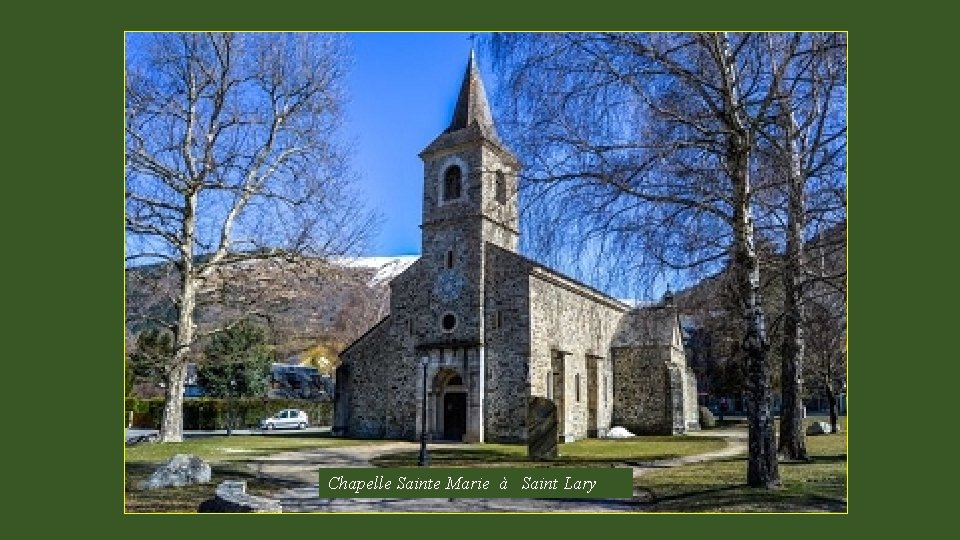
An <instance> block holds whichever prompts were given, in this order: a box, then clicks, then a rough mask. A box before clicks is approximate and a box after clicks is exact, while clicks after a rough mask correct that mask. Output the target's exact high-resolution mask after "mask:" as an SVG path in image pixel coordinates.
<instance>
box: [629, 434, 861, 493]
mask: <svg viewBox="0 0 960 540" xmlns="http://www.w3.org/2000/svg"><path fill="white" fill-rule="evenodd" d="M814 420H819V419H818V418H811V419H808V422H807V423H808V424H809V422H810V421H814ZM844 421H845V419H843V421H841V426H843V425H844ZM841 429H844V428H841ZM807 450H808V451H809V453H810V456H811V458H812V461H811V462H810V463H784V462H781V463H780V479H781V481H782V483H783V487H782V488H781V489H778V490H773V491H771V490H765V489H756V488H750V487H748V486H747V485H746V474H747V461H746V458H745V457H741V458H732V459H727V460H723V461H714V462H708V463H701V464H697V465H688V466H685V467H678V468H673V469H664V470H659V471H655V472H651V473H648V474H646V475H644V476H642V477H640V478H637V479H635V480H634V485H635V487H636V488H638V490H639V491H640V492H641V493H642V495H643V497H644V499H645V503H644V505H643V509H644V510H647V511H655V512H755V511H767V512H798V511H801V512H802V511H821V512H843V511H846V496H847V493H846V491H847V472H846V470H847V450H846V433H844V432H841V433H839V434H834V435H818V436H810V437H807Z"/></svg>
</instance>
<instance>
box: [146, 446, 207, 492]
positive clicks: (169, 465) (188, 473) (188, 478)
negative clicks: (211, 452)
mask: <svg viewBox="0 0 960 540" xmlns="http://www.w3.org/2000/svg"><path fill="white" fill-rule="evenodd" d="M210 477H211V470H210V464H209V463H207V462H205V461H203V460H202V459H200V458H199V457H197V456H194V455H190V454H177V455H175V456H173V457H172V458H170V461H168V462H166V463H164V464H163V465H161V466H160V468H159V469H157V470H155V471H153V474H151V475H150V478H147V479H146V480H144V481H142V482H140V484H139V487H140V489H160V488H165V487H180V486H188V485H192V484H205V483H207V482H209V481H210Z"/></svg>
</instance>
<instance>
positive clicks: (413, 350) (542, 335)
mask: <svg viewBox="0 0 960 540" xmlns="http://www.w3.org/2000/svg"><path fill="white" fill-rule="evenodd" d="M420 158H421V159H422V160H423V164H424V175H423V222H422V225H421V229H422V250H421V256H420V258H419V259H418V260H417V261H416V262H415V263H414V264H413V265H411V266H410V267H409V268H408V269H407V270H406V271H404V272H403V273H402V274H400V275H398V276H396V277H395V278H394V279H393V280H392V281H391V283H390V313H389V315H388V316H387V317H385V318H384V319H382V320H381V321H380V322H378V323H377V324H376V325H374V326H373V327H372V328H371V329H370V330H368V331H367V332H366V333H365V334H363V335H362V336H361V337H360V338H359V339H357V340H356V341H355V342H353V343H352V344H351V345H349V346H348V347H347V348H346V349H345V350H344V351H343V353H342V354H341V365H340V367H339V368H338V369H337V372H336V391H335V393H336V396H335V401H334V407H335V408H334V427H333V429H334V434H338V435H344V436H349V437H363V438H403V439H416V438H419V437H420V433H421V425H423V424H424V423H425V425H426V430H427V432H428V435H429V436H430V437H431V438H432V439H434V440H457V441H461V440H462V441H467V442H484V441H487V442H525V441H526V440H527V426H526V421H527V420H526V419H527V402H528V398H529V397H532V396H539V397H544V398H547V399H550V400H553V402H554V404H555V405H556V407H557V418H558V423H559V427H558V433H559V437H560V439H561V441H565V442H569V441H573V440H577V439H580V438H584V437H602V436H604V435H605V433H606V432H607V430H609V429H610V428H611V426H617V425H619V426H624V427H626V428H627V429H629V430H631V431H633V432H634V433H638V434H640V433H644V434H674V433H682V432H684V431H686V430H689V429H697V428H698V427H699V424H698V407H697V386H696V380H695V378H694V375H693V372H692V371H691V370H690V369H689V368H688V367H687V364H686V358H685V356H684V349H683V342H682V336H681V328H680V322H679V318H678V314H677V312H676V310H675V309H674V307H673V306H672V305H671V303H670V302H668V301H665V302H664V303H663V304H662V305H659V306H653V307H646V308H639V309H637V308H631V307H630V306H628V305H627V304H624V303H623V302H621V301H618V300H617V299H614V298H611V297H610V296H607V295H606V294H604V293H602V292H600V291H597V290H595V289H593V288H591V287H589V286H587V285H584V284H583V283H580V282H578V281H577V280H575V279H572V278H570V277H567V276H565V275H563V274H561V273H559V272H556V271H554V270H551V269H550V268H546V267H544V266H543V265H541V264H538V263H536V262H535V261H532V260H530V259H528V258H526V257H524V256H522V255H520V254H519V253H518V252H517V244H518V236H519V228H520V226H519V212H518V201H517V175H518V172H519V170H520V162H519V160H518V159H517V157H516V156H515V155H514V154H513V153H512V152H511V151H510V150H509V149H508V148H506V147H505V146H504V144H503V142H501V141H500V139H499V137H498V135H497V130H496V127H495V125H494V121H493V117H492V115H491V112H490V107H489V104H488V102H487V98H486V94H485V92H484V88H483V83H482V81H481V80H480V73H479V71H478V69H477V66H476V61H475V59H474V56H473V53H471V55H470V59H469V60H468V62H467V68H466V73H465V74H464V78H463V83H462V85H461V88H460V94H459V97H458V99H457V103H456V106H455V108H454V111H453V118H452V120H451V121H450V126H449V127H448V128H447V129H446V130H445V131H444V132H443V133H441V134H440V135H439V136H438V137H437V138H436V139H434V141H433V142H431V143H430V144H429V145H427V147H426V148H425V149H424V150H423V151H422V152H421V153H420ZM424 372H426V376H425V377H424ZM424 381H426V383H425V384H424ZM424 392H425V393H426V407H425V408H424V405H423V402H424V400H423V395H424ZM424 416H426V418H424ZM424 421H425V422H424Z"/></svg>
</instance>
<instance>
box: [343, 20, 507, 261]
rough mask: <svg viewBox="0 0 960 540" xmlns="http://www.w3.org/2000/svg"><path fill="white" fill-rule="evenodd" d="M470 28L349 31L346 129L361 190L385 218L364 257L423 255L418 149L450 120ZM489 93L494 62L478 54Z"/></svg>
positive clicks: (465, 61)
mask: <svg viewBox="0 0 960 540" xmlns="http://www.w3.org/2000/svg"><path fill="white" fill-rule="evenodd" d="M468 37H469V34H468V33H439V32H438V33H351V34H348V39H349V40H350V42H351V46H352V53H353V58H354V62H353V66H352V69H351V72H350V79H349V86H348V95H349V96H350V102H349V104H348V106H347V115H348V118H347V126H346V135H347V136H348V137H349V138H350V139H351V140H352V141H353V142H354V143H355V145H356V147H355V148H356V152H355V153H354V161H353V165H354V168H355V170H356V171H357V172H358V173H359V175H360V178H361V183H360V186H359V187H360V190H361V192H362V193H363V194H364V195H365V196H366V197H367V198H368V203H369V205H370V206H371V207H372V208H374V209H376V210H378V211H379V212H380V213H381V214H382V215H383V217H384V218H385V221H384V223H383V226H382V228H381V231H380V234H379V236H378V237H377V238H376V239H375V240H374V241H373V243H372V245H371V246H370V249H369V251H368V253H366V255H414V254H419V253H420V228H419V225H420V217H421V196H422V191H423V164H422V162H421V161H420V158H419V157H418V156H417V154H419V153H420V151H421V150H423V149H424V148H425V147H426V146H427V144H429V143H430V142H431V141H432V140H433V139H434V138H435V137H436V136H437V135H439V134H440V133H441V132H442V131H443V130H444V129H446V128H447V125H448V124H449V123H450V115H451V114H452V111H453V107H454V105H455V103H456V100H457V93H458V92H459V90H460V82H461V80H462V78H463V72H464V69H465V67H466V63H467V57H468V55H469V52H470V45H471V42H470V40H469V39H468ZM478 60H479V63H480V67H481V72H482V75H483V76H484V82H485V83H486V85H487V92H488V93H491V92H492V91H493V83H494V81H493V80H492V79H491V76H490V73H489V72H488V69H489V66H488V64H489V62H487V61H485V60H486V59H484V58H482V57H478Z"/></svg>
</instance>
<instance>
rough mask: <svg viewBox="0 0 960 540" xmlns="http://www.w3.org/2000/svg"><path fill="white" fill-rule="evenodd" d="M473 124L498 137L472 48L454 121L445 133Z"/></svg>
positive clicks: (454, 111)
mask: <svg viewBox="0 0 960 540" xmlns="http://www.w3.org/2000/svg"><path fill="white" fill-rule="evenodd" d="M473 123H476V124H477V125H478V126H479V127H480V129H481V131H483V132H484V134H485V135H487V136H489V137H493V138H496V137H497V130H496V128H494V125H493V115H491V114H490V105H489V103H487V93H486V91H484V89H483V81H482V80H481V79H480V70H479V69H477V59H476V54H475V53H474V50H473V47H471V48H470V58H469V59H468V60H467V70H466V72H465V73H464V75H463V84H461V85H460V95H459V96H458V97H457V106H456V107H454V109H453V119H452V120H451V121H450V127H448V128H447V130H446V131H444V133H450V132H452V131H457V130H460V129H464V128H466V127H469V126H470V125H471V124H473Z"/></svg>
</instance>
